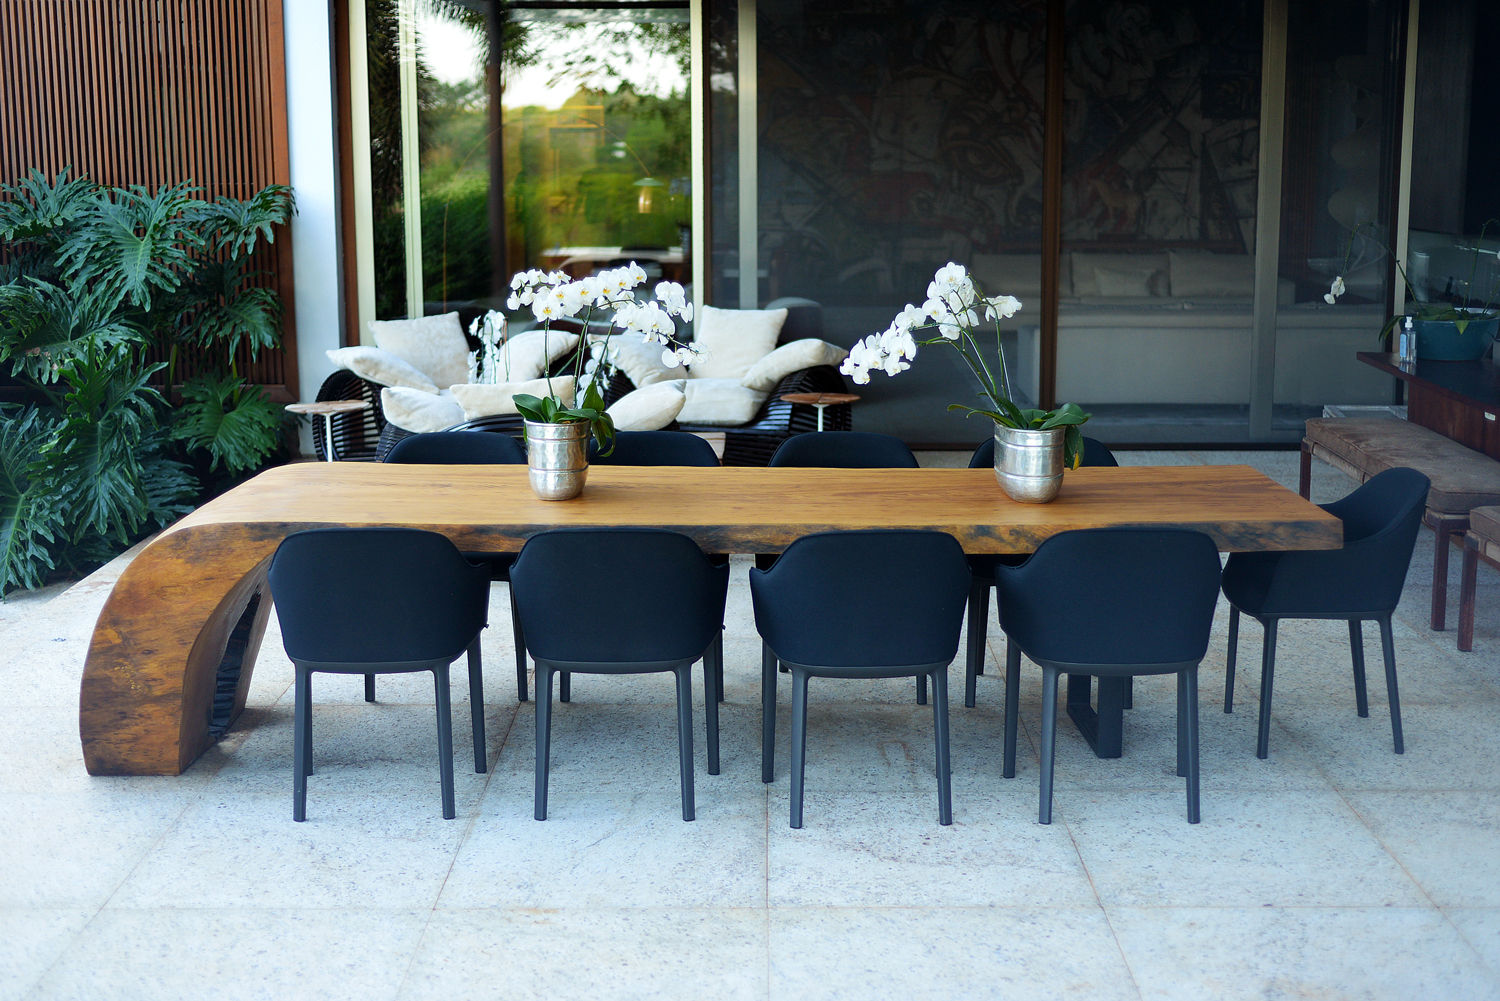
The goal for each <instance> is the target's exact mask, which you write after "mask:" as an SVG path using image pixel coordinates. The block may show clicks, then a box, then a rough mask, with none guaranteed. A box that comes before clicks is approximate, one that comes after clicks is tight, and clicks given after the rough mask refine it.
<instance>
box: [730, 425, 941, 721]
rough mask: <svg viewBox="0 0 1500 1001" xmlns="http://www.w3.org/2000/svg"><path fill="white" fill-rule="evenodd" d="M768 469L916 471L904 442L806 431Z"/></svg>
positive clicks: (762, 562) (921, 682)
mask: <svg viewBox="0 0 1500 1001" xmlns="http://www.w3.org/2000/svg"><path fill="white" fill-rule="evenodd" d="M769 465H770V466H801V467H812V468H821V469H916V468H917V457H916V456H915V455H913V454H912V451H911V449H910V448H909V447H907V444H906V442H904V441H902V440H901V439H900V438H896V437H893V436H892V435H888V434H879V433H877V432H874V431H805V432H803V433H802V434H796V435H792V437H790V438H788V439H787V440H786V441H784V442H782V443H781V445H780V446H779V447H778V448H777V449H776V452H775V453H774V454H773V455H772V456H771V461H770V463H769ZM775 562H776V555H775V554H774V553H759V554H757V555H756V557H755V565H756V567H757V568H759V569H761V570H767V569H769V568H770V567H771V566H772V565H774V564H775ZM926 704H927V678H926V676H925V675H918V677H917V705H919V706H925V705H926Z"/></svg>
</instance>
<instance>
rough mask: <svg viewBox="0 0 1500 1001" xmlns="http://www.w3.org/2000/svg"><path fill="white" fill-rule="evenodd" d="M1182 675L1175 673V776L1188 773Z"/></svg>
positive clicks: (1180, 776)
mask: <svg viewBox="0 0 1500 1001" xmlns="http://www.w3.org/2000/svg"><path fill="white" fill-rule="evenodd" d="M1183 687H1184V682H1183V677H1182V674H1181V673H1179V674H1178V675H1177V777H1178V778H1185V777H1186V776H1187V773H1188V760H1187V702H1186V701H1185V700H1184V699H1183Z"/></svg>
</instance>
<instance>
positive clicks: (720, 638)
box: [713, 625, 724, 775]
mask: <svg viewBox="0 0 1500 1001" xmlns="http://www.w3.org/2000/svg"><path fill="white" fill-rule="evenodd" d="M714 680H715V681H716V682H717V684H716V685H715V686H714V691H716V692H718V693H719V697H718V701H719V702H723V701H724V627H723V626H722V625H721V626H719V631H718V632H717V633H716V634H714ZM713 774H715V775H717V774H718V773H717V772H714V773H713Z"/></svg>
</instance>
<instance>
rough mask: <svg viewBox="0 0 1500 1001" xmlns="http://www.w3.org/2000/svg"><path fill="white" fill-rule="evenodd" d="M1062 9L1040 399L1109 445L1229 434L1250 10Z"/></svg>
mask: <svg viewBox="0 0 1500 1001" xmlns="http://www.w3.org/2000/svg"><path fill="white" fill-rule="evenodd" d="M1066 11H1067V13H1066V46H1065V50H1064V51H1065V55H1064V66H1063V73H1064V111H1063V116H1062V118H1063V120H1062V123H1061V127H1062V129H1063V166H1062V170H1063V177H1062V260H1061V265H1062V268H1061V276H1060V289H1059V303H1058V331H1057V386H1056V398H1057V400H1058V401H1059V402H1067V401H1071V402H1076V403H1078V404H1080V405H1081V406H1083V407H1084V408H1085V409H1086V410H1089V411H1091V412H1092V413H1093V414H1094V415H1095V416H1094V419H1093V420H1092V421H1091V422H1090V424H1089V433H1090V434H1092V435H1094V436H1096V437H1100V438H1102V439H1103V440H1105V441H1106V442H1110V443H1116V444H1118V443H1150V442H1156V441H1175V442H1196V441H1214V440H1239V441H1243V440H1245V439H1246V437H1247V436H1248V419H1249V403H1250V395H1251V368H1250V359H1251V338H1252V330H1253V320H1254V301H1253V299H1254V281H1255V256H1254V254H1255V239H1256V232H1255V220H1256V192H1257V165H1256V160H1257V155H1258V152H1259V139H1260V137H1259V120H1260V94H1261V85H1260V64H1261V33H1262V20H1263V18H1262V14H1261V7H1260V4H1259V3H1258V2H1256V0H1162V2H1156V3H1151V4H1140V3H1137V4H1122V3H1119V2H1117V0H1069V2H1068V3H1067V7H1066Z"/></svg>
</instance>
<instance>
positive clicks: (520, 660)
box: [510, 587, 526, 702]
mask: <svg viewBox="0 0 1500 1001" xmlns="http://www.w3.org/2000/svg"><path fill="white" fill-rule="evenodd" d="M510 633H511V635H512V636H514V637H515V638H516V698H517V699H518V700H520V701H521V702H525V701H526V634H525V633H523V632H521V613H520V611H519V610H518V609H517V608H516V592H515V590H514V587H512V589H511V592H510Z"/></svg>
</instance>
